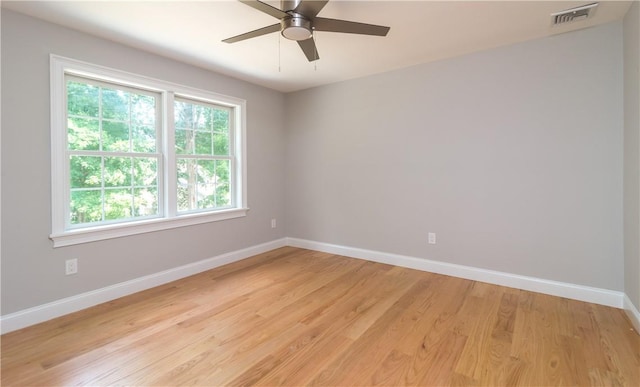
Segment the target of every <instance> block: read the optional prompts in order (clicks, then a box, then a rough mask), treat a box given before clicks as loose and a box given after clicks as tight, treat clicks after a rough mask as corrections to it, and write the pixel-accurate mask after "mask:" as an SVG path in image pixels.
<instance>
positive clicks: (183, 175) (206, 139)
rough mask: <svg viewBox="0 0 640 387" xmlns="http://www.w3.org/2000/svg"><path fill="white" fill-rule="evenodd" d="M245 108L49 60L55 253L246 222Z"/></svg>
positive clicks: (161, 84) (185, 89) (65, 61)
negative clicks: (241, 219) (81, 245)
mask: <svg viewBox="0 0 640 387" xmlns="http://www.w3.org/2000/svg"><path fill="white" fill-rule="evenodd" d="M244 111H245V102H244V101H243V100H239V99H236V98H231V97H227V96H222V95H219V94H216V93H212V92H208V91H203V90H198V89H193V88H189V87H185V86H180V85H175V84H172V83H169V82H163V81H159V80H155V79H150V78H145V77H141V76H137V75H133V74H129V73H125V72H121V71H117V70H112V69H106V68H103V67H99V66H94V65H90V64H87V63H83V62H78V61H74V60H70V59H66V58H61V57H58V56H54V55H52V56H51V121H52V122H51V124H52V125H51V126H52V129H51V139H52V152H51V154H52V156H51V157H52V234H51V239H52V240H53V241H54V246H55V247H58V246H66V245H71V244H77V243H84V242H89V241H95V240H101V239H107V238H114V237H120V236H125V235H132V234H138V233H143V232H149V231H156V230H161V229H166V228H173V227H180V226H185V225H192V224H198V223H204V222H211V221H218V220H224V219H230V218H235V217H239V216H244V215H246V211H247V208H246V172H245V171H246V167H245V151H244V150H245V146H244V134H245V129H244V114H245V113H244Z"/></svg>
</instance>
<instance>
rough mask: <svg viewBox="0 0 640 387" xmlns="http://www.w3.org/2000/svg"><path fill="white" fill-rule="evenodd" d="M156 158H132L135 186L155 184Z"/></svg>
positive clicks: (156, 174)
mask: <svg viewBox="0 0 640 387" xmlns="http://www.w3.org/2000/svg"><path fill="white" fill-rule="evenodd" d="M157 176H158V160H157V159H156V158H153V157H138V158H135V159H133V185H134V186H136V187H148V186H157V181H158V180H157Z"/></svg>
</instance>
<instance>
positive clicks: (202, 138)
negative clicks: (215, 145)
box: [195, 132, 213, 155]
mask: <svg viewBox="0 0 640 387" xmlns="http://www.w3.org/2000/svg"><path fill="white" fill-rule="evenodd" d="M211 145H212V144H211V132H196V152H195V153H196V154H198V155H211V154H213V152H212V150H213V149H212V148H211Z"/></svg>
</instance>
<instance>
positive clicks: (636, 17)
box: [624, 1, 640, 310]
mask: <svg viewBox="0 0 640 387" xmlns="http://www.w3.org/2000/svg"><path fill="white" fill-rule="evenodd" d="M639 58H640V3H638V2H637V1H635V2H634V3H633V5H632V6H631V8H630V9H629V11H628V12H627V15H626V16H625V18H624V290H625V293H626V294H627V296H629V299H630V300H631V302H633V304H634V305H635V307H636V309H638V310H640V246H639V243H640V242H639V241H640V203H639V201H640V96H639V94H640V76H639V74H638V73H639V72H640V59H639Z"/></svg>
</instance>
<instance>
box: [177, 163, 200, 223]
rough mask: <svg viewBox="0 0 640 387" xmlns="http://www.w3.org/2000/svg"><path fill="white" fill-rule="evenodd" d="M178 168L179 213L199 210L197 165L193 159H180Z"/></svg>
mask: <svg viewBox="0 0 640 387" xmlns="http://www.w3.org/2000/svg"><path fill="white" fill-rule="evenodd" d="M176 167H177V168H176V169H177V175H178V187H177V194H178V203H177V204H178V211H187V210H192V209H195V208H197V207H196V206H197V196H196V178H197V171H196V168H197V163H196V161H195V160H192V159H178V160H177V163H176Z"/></svg>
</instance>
